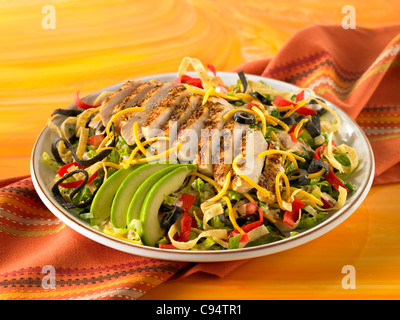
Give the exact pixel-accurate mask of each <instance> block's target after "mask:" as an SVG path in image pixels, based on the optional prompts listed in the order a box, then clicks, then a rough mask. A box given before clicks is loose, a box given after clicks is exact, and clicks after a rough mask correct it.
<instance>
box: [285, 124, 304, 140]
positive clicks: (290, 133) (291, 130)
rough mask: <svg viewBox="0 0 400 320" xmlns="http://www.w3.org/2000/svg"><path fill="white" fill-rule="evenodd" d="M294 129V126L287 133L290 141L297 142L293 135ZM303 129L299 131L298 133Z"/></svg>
mask: <svg viewBox="0 0 400 320" xmlns="http://www.w3.org/2000/svg"><path fill="white" fill-rule="evenodd" d="M294 129H296V125H292V126H291V127H290V129H289V131H288V133H289V136H290V139H292V141H293V142H298V140H297V137H296V136H295V135H294ZM302 129H303V128H301V129H300V132H301V130H302Z"/></svg>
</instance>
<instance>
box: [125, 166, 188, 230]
mask: <svg viewBox="0 0 400 320" xmlns="http://www.w3.org/2000/svg"><path fill="white" fill-rule="evenodd" d="M181 166H182V165H181V164H174V165H170V166H168V167H165V168H163V169H161V170H160V171H158V172H156V173H154V174H152V175H151V176H150V177H148V178H147V179H146V180H145V181H144V182H143V183H142V184H141V185H140V186H139V188H138V189H137V190H136V192H135V194H134V196H133V198H132V200H131V201H130V204H129V207H128V213H127V220H126V225H127V226H128V227H129V224H130V223H131V221H132V220H140V210H141V209H142V204H143V201H144V199H145V198H146V195H147V194H148V193H149V191H150V189H151V188H152V187H153V186H154V184H155V183H156V182H157V181H159V180H160V179H161V178H162V177H164V176H165V175H166V174H167V173H169V172H171V171H172V170H174V169H176V168H178V167H181ZM136 232H138V233H139V234H141V230H136Z"/></svg>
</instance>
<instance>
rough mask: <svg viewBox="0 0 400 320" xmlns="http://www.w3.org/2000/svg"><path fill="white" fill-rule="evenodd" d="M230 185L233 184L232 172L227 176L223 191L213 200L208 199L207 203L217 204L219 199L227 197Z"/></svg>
mask: <svg viewBox="0 0 400 320" xmlns="http://www.w3.org/2000/svg"><path fill="white" fill-rule="evenodd" d="M230 183H231V172H230V171H229V172H228V173H227V174H226V177H225V182H224V186H223V187H222V189H221V190H220V191H219V192H218V194H217V195H215V196H214V197H212V198H211V199H208V200H207V201H211V202H216V201H218V200H219V199H221V198H222V197H223V196H224V195H225V193H226V191H227V190H228V188H229V185H230Z"/></svg>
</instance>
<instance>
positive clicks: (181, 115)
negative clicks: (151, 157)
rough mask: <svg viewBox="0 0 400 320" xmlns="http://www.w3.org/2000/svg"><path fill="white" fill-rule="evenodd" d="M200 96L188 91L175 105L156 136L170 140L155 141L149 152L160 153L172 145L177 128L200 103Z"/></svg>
mask: <svg viewBox="0 0 400 320" xmlns="http://www.w3.org/2000/svg"><path fill="white" fill-rule="evenodd" d="M201 98H202V96H200V95H197V94H193V93H190V94H188V95H186V96H185V97H184V98H183V99H182V100H181V102H180V103H179V105H177V106H176V107H175V108H174V110H173V111H172V113H171V116H170V118H169V121H168V122H166V123H164V125H163V126H162V127H161V133H160V134H159V135H157V136H161V137H168V138H169V139H170V140H169V141H168V142H166V141H157V142H155V143H153V144H152V146H151V148H150V150H149V151H150V152H151V153H153V154H157V153H161V152H163V151H165V150H166V149H168V148H170V146H171V147H172V145H173V143H174V142H175V140H176V138H177V134H178V128H179V127H180V126H181V124H182V123H184V122H185V121H186V120H187V119H188V118H189V117H190V116H191V114H192V113H193V111H194V110H195V109H196V108H197V106H199V105H200V104H201Z"/></svg>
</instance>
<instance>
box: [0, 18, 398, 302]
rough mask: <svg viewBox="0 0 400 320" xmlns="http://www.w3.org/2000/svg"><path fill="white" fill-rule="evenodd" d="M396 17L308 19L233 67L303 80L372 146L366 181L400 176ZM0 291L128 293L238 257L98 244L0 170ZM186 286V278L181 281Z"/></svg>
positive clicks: (37, 295) (27, 185)
mask: <svg viewBox="0 0 400 320" xmlns="http://www.w3.org/2000/svg"><path fill="white" fill-rule="evenodd" d="M399 33H400V25H399V26H390V27H385V28H379V29H374V30H367V29H362V28H357V29H356V30H351V29H349V30H344V29H342V28H341V27H340V26H320V25H316V26H311V27H308V28H305V29H304V30H301V31H299V32H298V33H296V34H295V35H294V36H293V37H292V38H291V39H289V41H288V42H287V43H286V44H285V46H284V47H283V48H282V49H281V50H280V51H279V53H278V54H277V55H276V56H275V57H274V58H272V59H265V60H260V61H255V62H251V63H246V64H244V65H242V66H239V67H238V68H236V69H235V71H240V70H244V71H245V72H246V73H251V74H257V75H263V76H266V77H271V78H275V79H279V80H283V81H287V82H290V83H293V84H295V85H298V86H300V87H309V88H312V89H314V90H315V92H316V93H317V94H318V95H320V96H322V97H324V98H326V99H327V100H330V101H331V102H333V103H334V104H336V105H338V106H339V107H340V108H342V109H343V110H345V111H346V112H347V113H348V114H349V115H350V116H351V117H353V118H354V119H355V120H356V121H357V123H358V124H359V125H360V126H361V127H362V129H363V130H364V131H365V133H366V134H367V136H368V137H369V140H370V141H371V144H372V147H373V149H374V151H375V160H376V177H375V181H374V183H375V184H382V183H391V182H400V148H399V147H400V90H399V87H400V86H399V85H400V35H399ZM0 261H1V263H0V298H1V299H42V300H43V299H122V300H125V299H137V298H139V297H141V296H143V295H144V294H145V293H146V292H148V291H149V290H151V289H152V288H154V287H155V286H157V285H159V284H161V283H163V282H164V281H167V280H168V279H170V278H171V277H174V278H179V277H184V276H188V275H190V274H192V273H194V272H199V271H203V272H208V273H211V274H214V275H216V276H220V277H223V276H224V275H226V274H228V273H229V272H231V271H232V270H234V269H235V268H237V267H238V266H239V265H241V264H243V263H245V262H246V261H238V262H230V263H210V264H206V263H204V264H203V263H198V264H192V263H186V262H172V261H164V260H157V259H150V258H144V257H139V256H134V255H130V254H126V253H123V252H119V251H117V250H114V249H111V248H108V247H105V246H103V245H101V244H98V243H96V242H94V241H92V240H90V239H87V238H86V237H84V236H82V235H80V234H78V233H77V232H75V231H74V230H72V229H70V228H69V227H67V226H65V225H64V224H63V223H62V222H61V221H60V220H58V218H56V217H55V216H54V215H53V214H52V213H51V212H50V211H49V210H48V209H47V208H46V207H45V206H44V205H43V203H42V202H41V201H40V199H39V197H38V195H37V194H36V192H35V190H34V187H33V185H32V181H31V178H30V177H29V176H23V177H14V178H10V179H2V180H0ZM188 290H190V288H188Z"/></svg>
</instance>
